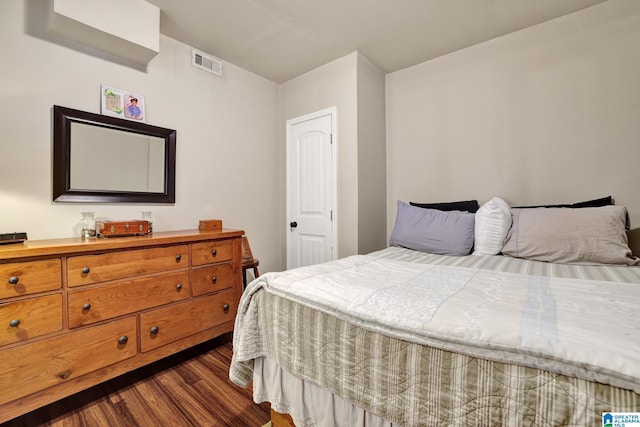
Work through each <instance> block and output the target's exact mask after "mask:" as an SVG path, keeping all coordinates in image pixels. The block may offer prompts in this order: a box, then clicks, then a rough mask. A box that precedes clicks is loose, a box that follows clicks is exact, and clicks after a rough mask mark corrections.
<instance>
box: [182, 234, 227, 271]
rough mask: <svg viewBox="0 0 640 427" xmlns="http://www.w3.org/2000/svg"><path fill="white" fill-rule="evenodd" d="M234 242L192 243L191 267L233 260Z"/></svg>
mask: <svg viewBox="0 0 640 427" xmlns="http://www.w3.org/2000/svg"><path fill="white" fill-rule="evenodd" d="M233 242H234V240H231V239H226V240H214V241H212V242H203V243H194V244H193V245H192V246H191V263H192V264H193V265H205V264H213V263H216V262H224V261H231V260H232V259H233Z"/></svg>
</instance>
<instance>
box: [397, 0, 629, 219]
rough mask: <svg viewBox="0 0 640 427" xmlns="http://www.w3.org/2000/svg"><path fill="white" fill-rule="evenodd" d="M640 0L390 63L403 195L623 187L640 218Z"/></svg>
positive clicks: (556, 196)
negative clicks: (402, 64) (396, 67)
mask: <svg viewBox="0 0 640 427" xmlns="http://www.w3.org/2000/svg"><path fill="white" fill-rule="evenodd" d="M639 76H640V2H638V1H635V0H611V1H608V2H605V3H602V4H600V5H597V6H594V7H591V8H588V9H585V10H583V11H580V12H577V13H574V14H572V15H568V16H566V17H563V18H560V19H556V20H553V21H550V22H547V23H544V24H541V25H538V26H535V27H532V28H528V29H525V30H522V31H519V32H517V33H514V34H511V35H507V36H504V37H500V38H498V39H494V40H492V41H489V42H486V43H483V44H481V45H478V46H475V47H471V48H468V49H465V50H462V51H458V52H455V53H452V54H450V55H447V56H444V57H440V58H438V59H435V60H432V61H428V62H425V63H423V64H420V65H417V66H414V67H412V68H408V69H405V70H402V71H398V72H395V73H392V74H389V75H387V82H386V84H387V93H386V99H387V106H386V108H387V148H388V159H387V166H388V202H387V228H388V232H390V231H391V228H392V227H393V221H394V219H395V209H396V208H395V201H396V200H397V199H401V200H405V201H409V200H411V201H424V202H429V201H433V202H436V201H451V200H462V199H468V198H477V199H479V200H480V202H481V203H482V202H484V201H487V200H489V199H490V198H491V197H493V196H501V197H503V198H505V199H506V200H507V201H509V202H511V203H514V204H523V203H556V202H577V201H581V200H586V199H591V198H596V197H600V196H605V195H609V194H611V195H612V196H613V197H614V198H615V200H616V203H617V204H621V205H626V206H627V207H628V208H629V211H630V214H631V223H632V227H633V226H635V227H639V226H640V191H638V183H640V168H638V161H639V159H640V78H639Z"/></svg>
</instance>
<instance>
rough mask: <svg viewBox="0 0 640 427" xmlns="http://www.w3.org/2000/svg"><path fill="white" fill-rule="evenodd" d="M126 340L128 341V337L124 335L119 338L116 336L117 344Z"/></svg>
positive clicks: (122, 343)
mask: <svg viewBox="0 0 640 427" xmlns="http://www.w3.org/2000/svg"><path fill="white" fill-rule="evenodd" d="M127 342H129V337H128V336H126V335H123V336H121V337H120V338H118V344H121V345H124V344H126V343H127Z"/></svg>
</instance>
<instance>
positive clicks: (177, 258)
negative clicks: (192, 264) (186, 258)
mask: <svg viewBox="0 0 640 427" xmlns="http://www.w3.org/2000/svg"><path fill="white" fill-rule="evenodd" d="M181 259H182V255H180V254H178V255H176V262H180V260H181Z"/></svg>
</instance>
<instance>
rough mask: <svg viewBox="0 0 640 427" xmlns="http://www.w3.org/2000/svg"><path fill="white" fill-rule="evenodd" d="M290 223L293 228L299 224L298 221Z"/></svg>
mask: <svg viewBox="0 0 640 427" xmlns="http://www.w3.org/2000/svg"><path fill="white" fill-rule="evenodd" d="M289 225H290V226H291V228H296V227H297V226H298V223H297V222H295V221H291V223H290V224H289Z"/></svg>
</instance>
